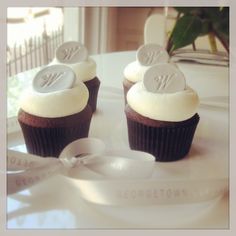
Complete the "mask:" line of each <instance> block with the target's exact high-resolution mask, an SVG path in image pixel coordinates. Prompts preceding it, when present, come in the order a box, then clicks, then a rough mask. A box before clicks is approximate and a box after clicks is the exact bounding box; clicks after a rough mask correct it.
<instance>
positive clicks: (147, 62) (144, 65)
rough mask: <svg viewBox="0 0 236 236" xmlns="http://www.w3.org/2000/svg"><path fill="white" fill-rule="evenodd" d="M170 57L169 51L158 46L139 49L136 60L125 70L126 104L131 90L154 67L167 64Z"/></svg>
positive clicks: (146, 46) (148, 45)
mask: <svg viewBox="0 0 236 236" xmlns="http://www.w3.org/2000/svg"><path fill="white" fill-rule="evenodd" d="M168 61H169V55H168V53H167V51H166V50H165V49H164V48H163V47H161V46H159V45H158V44H145V45H142V46H141V47H139V49H138V50H137V53H136V60H135V61H133V62H131V63H129V64H128V65H127V66H126V67H125V69H124V80H123V89H124V97H125V103H127V100H126V95H127V92H128V91H129V89H130V88H131V87H132V86H133V85H134V84H135V83H137V82H138V81H141V80H142V78H143V75H144V73H145V72H146V70H147V69H149V68H150V67H151V66H152V65H155V64H159V63H165V62H166V63H167V62H168Z"/></svg>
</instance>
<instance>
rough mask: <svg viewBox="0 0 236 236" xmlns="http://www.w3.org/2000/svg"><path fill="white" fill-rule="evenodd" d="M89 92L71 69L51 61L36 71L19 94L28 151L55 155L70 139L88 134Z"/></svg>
mask: <svg viewBox="0 0 236 236" xmlns="http://www.w3.org/2000/svg"><path fill="white" fill-rule="evenodd" d="M88 97H89V92H88V89H87V87H86V86H85V85H84V83H82V82H80V81H77V80H76V76H75V73H74V72H73V70H72V69H71V68H69V67H67V66H64V65H52V66H48V67H45V68H44V69H42V70H41V71H39V72H38V73H37V74H36V76H35V77H34V79H33V83H32V86H31V87H30V88H29V89H27V90H25V91H24V92H23V94H22V96H21V98H20V110H19V112H18V121H19V124H20V126H21V129H22V132H23V136H24V140H25V144H26V148H27V150H28V152H29V153H32V154H36V155H39V156H43V157H49V156H50V157H58V156H59V154H60V152H61V151H62V149H63V148H64V147H65V146H66V145H67V144H69V143H70V142H72V141H74V140H76V139H79V138H83V137H87V136H88V133H89V127H90V122H91V118H92V110H91V107H90V106H89V105H88Z"/></svg>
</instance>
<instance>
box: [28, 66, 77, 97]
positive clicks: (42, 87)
mask: <svg viewBox="0 0 236 236" xmlns="http://www.w3.org/2000/svg"><path fill="white" fill-rule="evenodd" d="M75 80H76V77H75V73H74V72H73V70H72V69H71V68H69V67H68V66H64V65H52V66H47V67H45V68H43V69H42V70H40V71H39V72H38V73H37V74H36V76H35V77H34V79H33V84H32V85H33V89H34V90H35V91H37V92H40V93H50V92H55V91H59V90H64V89H69V88H72V87H73V84H74V82H75Z"/></svg>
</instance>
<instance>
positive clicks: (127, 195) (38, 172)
mask: <svg viewBox="0 0 236 236" xmlns="http://www.w3.org/2000/svg"><path fill="white" fill-rule="evenodd" d="M155 164H156V163H155V158H154V157H153V156H152V155H150V154H148V153H144V152H139V151H133V150H111V151H105V145H104V143H103V142H102V141H100V140H98V139H94V138H84V139H79V140H76V141H74V142H72V143H70V144H69V145H68V146H66V147H65V148H64V150H63V151H62V152H61V154H60V156H59V158H50V157H48V158H42V157H39V156H36V155H32V154H26V153H21V152H18V151H14V150H8V161H7V167H8V173H7V191H8V194H13V193H16V192H19V191H21V190H23V189H27V188H29V187H30V186H32V185H34V184H36V183H38V182H40V181H42V180H44V179H46V178H49V177H51V176H53V175H55V174H62V175H64V176H65V177H66V178H67V179H68V181H70V183H71V184H72V186H74V187H76V188H79V189H80V193H81V196H82V197H83V198H84V199H86V200H87V201H90V202H93V203H96V204H105V205H151V204H184V203H194V202H201V201H208V200H212V199H215V198H217V197H218V196H220V195H222V194H223V193H224V192H225V191H227V189H228V180H227V179H214V180H213V179H209V180H204V179H202V180H199V179H196V180H188V179H187V180H184V181H183V180H181V181H180V180H178V181H177V180H176V181H174V180H173V181H170V180H165V181H163V180H158V179H156V178H154V177H153V176H152V174H153V171H154V166H155Z"/></svg>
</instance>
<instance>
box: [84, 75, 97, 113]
mask: <svg viewBox="0 0 236 236" xmlns="http://www.w3.org/2000/svg"><path fill="white" fill-rule="evenodd" d="M84 84H85V85H86V87H87V88H88V90H89V100H88V104H89V105H90V107H91V108H92V112H95V111H96V109H97V97H98V90H99V87H100V80H99V79H98V78H97V77H95V78H94V79H92V80H89V81H86V82H84Z"/></svg>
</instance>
